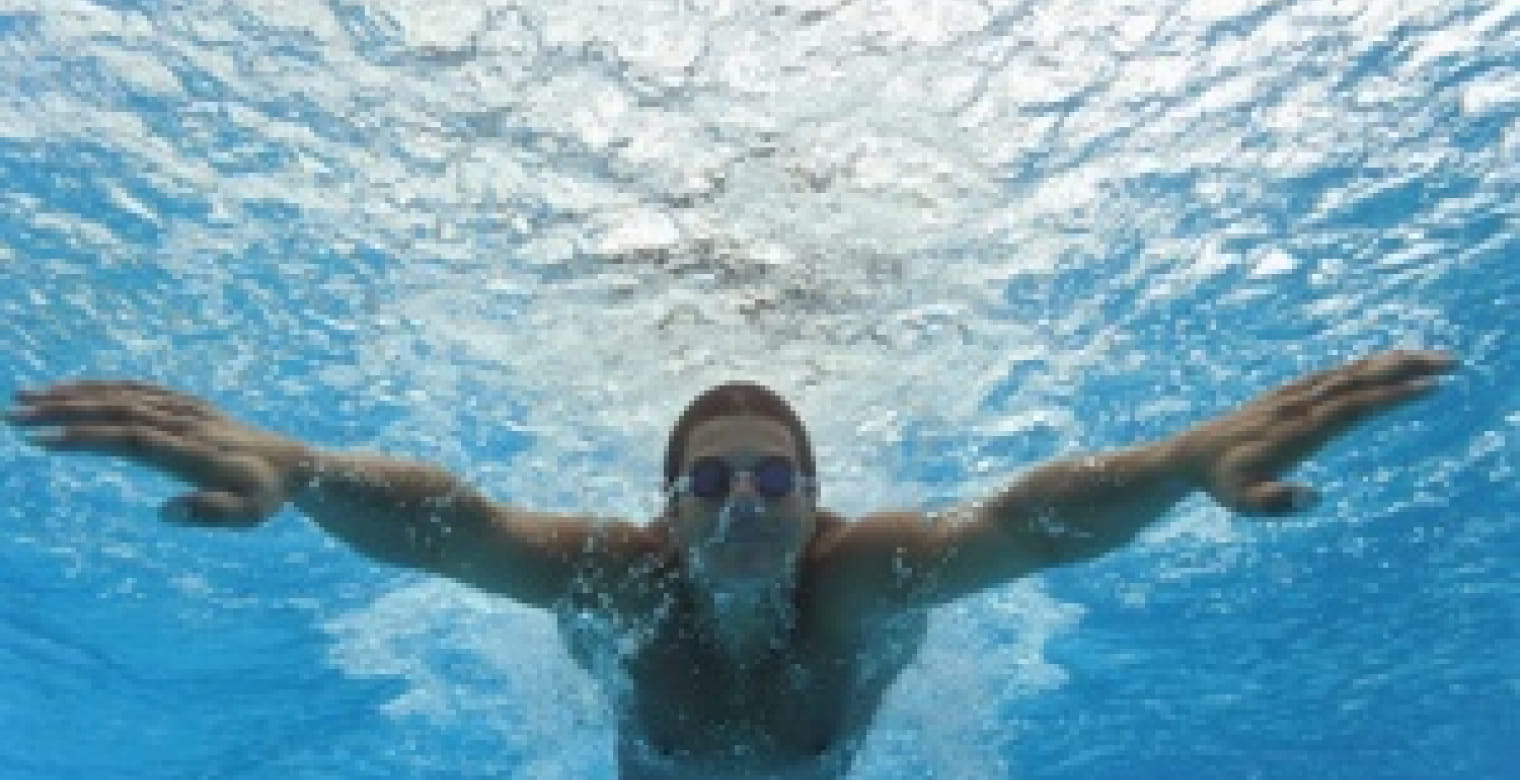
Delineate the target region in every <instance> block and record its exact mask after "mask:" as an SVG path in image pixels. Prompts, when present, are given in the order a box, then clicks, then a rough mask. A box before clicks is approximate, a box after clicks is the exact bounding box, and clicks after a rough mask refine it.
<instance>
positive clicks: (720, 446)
mask: <svg viewBox="0 0 1520 780" xmlns="http://www.w3.org/2000/svg"><path fill="white" fill-rule="evenodd" d="M798 456H799V453H798V449H797V442H796V439H794V438H793V436H792V433H791V431H790V430H788V429H787V427H786V426H785V425H783V424H781V423H779V422H777V421H775V420H772V419H769V418H766V417H756V416H750V415H742V416H726V417H715V418H713V419H711V420H707V421H705V422H703V423H701V424H699V425H697V426H696V427H695V428H693V429H692V431H691V434H690V436H689V437H688V438H687V440H686V452H685V458H684V460H683V461H682V463H681V474H682V475H692V474H693V473H694V467H697V466H699V465H700V466H701V468H703V469H714V468H715V467H716V468H717V470H719V471H722V470H723V467H724V466H726V468H727V471H728V472H729V474H730V475H731V478H730V479H728V480H727V487H728V490H727V492H726V493H725V494H724V495H721V496H715V497H711V496H710V497H704V496H699V495H693V493H692V491H690V490H686V491H682V492H680V493H679V494H678V495H677V496H676V497H675V499H674V502H673V505H672V522H671V529H672V532H673V534H674V537H675V541H676V543H677V544H678V545H679V546H680V547H681V550H682V552H683V553H684V555H685V558H686V561H687V563H688V565H690V566H692V567H693V569H694V573H696V574H698V575H700V576H701V577H702V578H704V579H707V580H709V581H713V582H739V581H762V580H772V579H775V578H777V577H780V576H784V575H787V574H789V573H791V572H792V571H794V566H795V564H796V561H797V558H798V556H799V555H801V553H802V549H803V547H804V546H806V544H807V541H808V539H810V538H811V537H812V535H813V528H814V522H815V521H814V513H813V509H814V507H813V492H812V491H811V490H810V489H808V488H806V487H805V485H804V481H803V479H802V474H801V472H800V463H801V460H800V459H799V457H798ZM778 459H780V460H781V461H782V462H784V464H786V465H789V466H790V467H791V469H792V470H793V472H794V474H795V476H796V479H794V480H793V482H792V489H791V490H790V491H789V492H787V493H786V494H784V495H780V496H767V495H765V494H764V490H763V488H764V487H765V485H763V484H762V485H757V484H756V483H757V482H759V481H764V480H760V479H757V476H756V475H755V474H754V473H750V472H751V470H752V469H755V468H756V467H757V466H760V465H762V464H764V465H765V466H766V468H768V469H776V468H778V467H779V466H781V465H782V463H781V462H778ZM715 460H716V461H719V462H720V463H714V461H715Z"/></svg>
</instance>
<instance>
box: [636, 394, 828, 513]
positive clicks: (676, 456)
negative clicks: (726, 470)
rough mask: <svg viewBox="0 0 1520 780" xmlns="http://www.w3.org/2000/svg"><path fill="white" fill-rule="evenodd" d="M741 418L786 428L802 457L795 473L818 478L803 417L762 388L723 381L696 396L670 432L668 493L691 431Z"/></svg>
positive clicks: (679, 468)
mask: <svg viewBox="0 0 1520 780" xmlns="http://www.w3.org/2000/svg"><path fill="white" fill-rule="evenodd" d="M740 415H749V416H753V417H764V418H767V419H770V420H775V421H776V422H779V423H781V424H782V425H785V426H786V428H787V430H789V431H791V432H792V438H793V439H795V440H796V441H797V457H799V458H801V461H800V462H799V463H798V464H797V468H798V470H799V471H801V472H802V474H803V475H804V476H807V477H817V476H818V469H817V466H816V465H815V463H814V461H813V445H812V444H811V443H810V442H809V441H808V435H807V429H806V428H804V427H802V418H800V417H798V416H797V413H796V412H795V411H793V410H792V407H791V405H790V404H788V403H787V402H786V401H785V400H784V399H782V397H781V396H779V395H777V394H776V393H775V391H773V390H771V389H770V388H768V387H766V386H764V385H759V384H756V383H754V382H726V383H724V384H721V385H718V386H717V387H713V388H710V389H708V390H706V391H704V392H703V393H702V394H701V395H699V396H697V397H696V398H695V399H694V400H693V401H692V402H691V403H690V404H687V406H686V411H684V412H681V416H680V417H679V418H677V419H676V426H675V428H673V429H671V431H670V442H669V444H667V445H666V447H665V489H666V490H669V489H670V486H671V485H673V484H675V481H676V480H677V479H678V478H679V477H680V476H681V474H680V472H681V461H683V460H685V459H686V440H687V439H688V438H690V437H691V432H692V430H694V429H695V428H696V427H697V426H698V425H701V424H702V423H704V422H707V421H708V420H711V419H713V418H716V417H734V416H740Z"/></svg>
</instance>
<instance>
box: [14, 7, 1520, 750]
mask: <svg viewBox="0 0 1520 780" xmlns="http://www.w3.org/2000/svg"><path fill="white" fill-rule="evenodd" d="M0 51H3V53H4V56H0V74H3V75H0V203H3V208H0V321H3V323H4V324H5V328H4V332H5V335H4V337H3V339H0V395H3V398H4V402H5V403H6V404H7V405H9V404H11V403H12V396H13V395H14V394H15V393H17V392H19V391H34V390H37V389H40V388H45V387H47V386H49V385H51V384H53V383H56V382H63V381H70V380H78V379H102V380H104V379H109V380H139V381H144V382H152V383H155V384H157V385H162V386H164V387H168V388H173V389H175V390H177V391H180V392H183V393H187V394H190V395H192V396H195V397H198V398H202V399H205V400H206V401H208V402H210V403H212V404H214V405H215V406H216V407H217V408H219V409H221V410H223V411H224V412H226V413H227V414H229V415H231V416H233V417H235V418H237V419H239V420H242V421H246V422H248V423H250V424H252V425H255V426H258V427H260V428H262V429H265V430H269V431H275V432H278V433H280V434H282V435H284V436H289V437H293V438H295V439H299V440H301V441H303V442H308V443H310V444H312V445H315V446H320V447H323V448H328V449H332V450H341V451H361V450H362V451H373V452H382V453H387V454H389V455H392V456H395V457H398V458H405V459H409V460H415V461H419V462H424V463H430V464H436V465H438V466H440V467H442V468H443V469H446V470H447V471H448V472H450V473H452V474H456V475H458V476H460V477H461V478H463V479H464V480H466V481H467V482H468V483H469V484H470V485H472V486H474V487H475V488H477V489H478V490H479V491H481V492H482V493H484V494H486V495H488V496H490V497H491V498H492V499H495V500H497V501H501V502H505V503H508V504H511V505H513V506H521V507H528V508H532V509H535V510H541V511H545V512H562V513H588V514H590V515H593V516H596V517H599V518H626V519H629V520H632V521H635V522H645V521H647V520H648V519H650V518H652V517H654V516H656V515H657V514H659V513H660V512H661V511H662V508H663V506H664V501H665V497H664V495H663V493H662V481H661V468H662V462H661V460H662V456H663V453H664V449H665V446H666V441H667V437H668V436H669V435H670V432H671V427H672V425H673V423H674V422H675V420H676V418H677V416H678V415H679V414H680V413H681V412H682V410H683V408H685V407H686V405H687V403H688V402H689V401H691V399H692V398H693V397H695V396H696V395H697V394H698V393H700V392H702V391H703V390H704V389H706V388H708V387H711V386H713V385H716V384H719V383H722V382H726V381H730V380H746V381H751V382H758V383H763V384H764V385H766V386H769V387H770V388H773V389H774V390H775V391H776V392H778V393H779V394H780V395H781V396H783V397H785V398H786V399H787V400H788V401H789V402H790V403H791V404H792V405H793V406H794V407H795V408H796V410H797V411H798V413H799V414H800V416H801V418H802V419H803V421H805V423H806V425H807V430H808V433H809V435H810V438H811V441H812V444H813V447H814V448H815V449H816V453H817V465H818V474H817V477H818V482H819V500H820V502H821V503H822V504H823V505H825V506H827V507H829V508H831V509H833V510H837V511H838V512H840V513H842V514H843V515H845V516H846V517H856V516H859V515H862V514H865V513H868V512H871V511H874V510H882V509H918V510H926V511H938V510H945V509H947V508H949V507H953V506H956V505H959V504H961V503H962V502H968V501H974V500H977V499H979V498H982V497H986V496H989V495H992V494H994V493H995V492H996V491H998V490H999V489H1000V488H1002V487H1004V486H1006V485H1008V484H1009V483H1010V482H1011V481H1013V480H1015V479H1017V478H1018V477H1019V476H1020V475H1021V474H1024V473H1026V472H1028V471H1029V470H1031V469H1034V468H1036V467H1038V466H1039V465H1040V464H1042V463H1046V462H1048V461H1051V460H1053V459H1056V458H1067V457H1073V456H1082V455H1085V454H1091V453H1102V452H1107V451H1111V450H1118V449H1121V448H1125V447H1130V446H1133V445H1138V444H1142V443H1146V442H1156V441H1162V440H1166V439H1167V438H1168V437H1171V436H1173V435H1174V434H1178V433H1180V432H1182V431H1184V430H1187V429H1188V428H1189V427H1190V426H1193V425H1195V424H1197V423H1200V422H1202V421H1204V420H1207V419H1210V418H1212V417H1214V416H1216V415H1220V414H1223V413H1226V412H1228V411H1230V410H1232V409H1236V408H1239V407H1240V406H1241V405H1242V404H1245V403H1246V402H1248V401H1250V400H1251V399H1252V398H1255V397H1257V396H1258V394H1260V393H1263V392H1266V391H1269V390H1272V389H1273V388H1276V387H1279V386H1281V385H1283V384H1284V383H1287V382H1290V381H1292V380H1294V379H1297V378H1299V377H1302V376H1304V375H1306V374H1309V373H1311V372H1314V371H1319V370H1323V369H1328V368H1332V367H1335V366H1337V365H1341V364H1343V363H1346V362H1347V361H1352V360H1355V359H1358V358H1363V357H1367V356H1371V355H1376V354H1379V353H1383V352H1386V351H1389V350H1439V351H1442V352H1445V353H1448V354H1450V355H1452V356H1453V357H1454V358H1455V359H1456V360H1457V361H1458V365H1457V367H1456V368H1455V370H1454V371H1452V372H1451V373H1450V374H1449V375H1447V376H1444V377H1443V378H1442V379H1441V380H1440V381H1439V383H1438V386H1437V388H1436V389H1435V390H1434V391H1433V392H1431V393H1429V394H1428V395H1427V396H1425V397H1423V398H1419V399H1417V400H1414V401H1411V402H1410V403H1408V404H1404V405H1401V406H1399V407H1398V408H1396V409H1393V410H1391V411H1389V412H1388V413H1386V414H1382V415H1378V416H1376V417H1375V418H1374V419H1369V420H1367V421H1365V422H1364V423H1363V424H1362V425H1359V426H1357V427H1356V428H1355V429H1354V430H1351V431H1349V432H1347V433H1346V434H1345V435H1344V436H1342V437H1340V438H1338V439H1336V440H1335V441H1334V442H1332V443H1331V444H1330V445H1329V446H1327V447H1325V448H1324V449H1323V450H1322V451H1320V452H1318V453H1317V454H1316V455H1315V456H1314V457H1312V458H1310V459H1309V460H1307V461H1306V462H1305V463H1304V464H1303V465H1302V466H1301V467H1300V468H1298V469H1296V471H1295V472H1294V473H1293V474H1292V479H1294V480H1297V481H1302V482H1304V483H1306V484H1308V485H1311V486H1313V488H1314V489H1315V490H1316V491H1317V492H1318V493H1319V496H1320V500H1319V502H1318V503H1317V504H1315V505H1314V506H1312V507H1309V508H1307V509H1305V510H1304V511H1301V512H1298V513H1295V514H1291V515H1289V516H1285V517H1281V518H1273V519H1264V518H1260V517H1246V516H1242V515H1240V514H1237V513H1235V512H1232V511H1231V510H1229V509H1227V508H1225V507H1223V506H1221V505H1220V504H1218V503H1216V502H1215V501H1213V500H1211V498H1210V497H1209V496H1208V495H1207V494H1206V493H1204V492H1196V493H1193V494H1192V495H1190V496H1188V497H1187V498H1185V499H1184V500H1183V501H1182V502H1181V503H1179V504H1178V505H1176V506H1175V507H1174V508H1173V509H1172V510H1171V511H1170V512H1168V513H1167V514H1165V516H1164V517H1162V518H1161V519H1160V520H1159V521H1157V522H1155V523H1153V524H1151V525H1149V526H1148V527H1147V528H1146V529H1145V530H1144V531H1142V532H1141V533H1140V535H1139V536H1138V537H1137V538H1135V539H1134V540H1133V541H1132V542H1130V543H1129V544H1127V545H1125V546H1123V547H1122V548H1121V549H1118V550H1116V551H1114V552H1112V553H1110V554H1107V555H1103V556H1101V557H1098V558H1095V559H1093V560H1089V561H1084V562H1080V563H1074V564H1072V565H1065V566H1059V567H1055V568H1050V569H1045V570H1042V571H1040V572H1038V573H1035V574H1033V575H1032V576H1028V577H1024V578H1022V579H1018V580H1016V581H1013V582H1009V583H1007V584H1004V585H999V586H997V587H992V588H988V589H985V590H982V591H980V592H977V593H975V594H974V595H971V596H968V597H966V598H962V599H959V600H956V601H953V602H951V603H948V604H945V605H943V606H940V607H937V608H935V609H934V610H933V611H932V612H930V613H929V614H928V630H927V634H926V637H927V638H926V640H925V643H924V646H923V647H922V649H921V651H920V652H919V653H918V655H917V656H916V657H915V658H914V659H913V660H912V662H911V663H910V664H909V665H908V666H907V667H906V669H905V670H904V671H903V672H902V674H901V676H900V677H899V678H898V679H897V680H896V682H895V683H894V684H893V685H892V686H891V687H890V688H889V689H888V690H887V692H886V695H885V697H884V699H883V701H882V703H881V707H880V710H879V712H878V713H877V714H876V716H875V717H874V719H873V720H872V721H871V725H870V728H869V730H868V731H867V733H866V734H865V737H864V740H863V742H862V743H861V745H860V749H859V751H858V753H857V754H856V755H855V758H854V761H853V765H852V766H851V768H850V770H849V773H848V777H850V778H861V779H867V778H869V779H889V778H920V777H934V778H973V779H974V778H1029V779H1031V780H1056V779H1058V778H1059V779H1061V780H1079V779H1080V780H1088V779H1093V778H1096V779H1102V778H1124V779H1125V780H1134V779H1142V780H1143V779H1151V778H1154V779H1156V780H1175V779H1177V778H1229V779H1230V780H1235V779H1238V778H1263V779H1266V778H1285V779H1286V778H1294V779H1298V778H1316V779H1318V778H1337V779H1341V778H1343V779H1345V780H1377V779H1382V778H1389V779H1393V778H1400V779H1402V778H1408V779H1409V780H1424V779H1426V778H1505V777H1512V776H1513V772H1514V767H1515V766H1516V765H1520V573H1517V568H1516V565H1515V562H1516V560H1517V556H1520V486H1517V484H1520V482H1517V478H1520V383H1517V377H1520V337H1517V334H1516V330H1517V327H1516V326H1517V324H1520V206H1517V202H1520V3H1517V2H1514V0H1501V1H1500V2H1438V1H1436V0H1431V2H1396V1H1395V0H1349V1H1348V0H1281V1H1277V0H1273V1H1267V0H1164V1H1163V0H1128V1H1126V2H1119V3H1081V2H1071V1H1069V0H1020V1H1015V2H1001V0H767V1H766V2H754V3H751V2H739V1H738V0H661V1H657V2H624V3H613V2H606V1H605V0H602V1H591V0H516V1H515V2H509V1H508V0H203V1H202V2H193V3H192V2H176V1H174V0H0ZM33 433H34V432H32V431H27V430H24V429H22V428H18V427H13V426H4V427H0V485H3V489H4V494H5V496H6V497H7V500H6V501H5V502H4V504H3V515H0V522H3V523H4V529H3V532H0V540H3V541H4V544H3V545H0V586H3V588H4V593H5V596H4V597H3V598H0V691H3V693H0V778H4V779H5V780H9V779H10V778H90V779H92V780H93V779H95V778H187V779H188V778H271V779H273V778H280V779H281V780H284V779H286V778H449V777H510V778H535V779H537V778H546V779H547V778H564V779H567V780H568V779H571V778H577V779H578V778H611V777H616V776H617V775H618V762H617V756H616V750H615V744H616V741H617V726H618V721H617V717H616V714H615V712H614V710H613V708H612V706H611V704H610V703H609V700H608V698H607V697H606V696H605V695H604V691H603V689H602V686H601V685H600V684H599V683H601V682H605V681H603V680H599V679H597V676H596V675H595V674H593V673H591V672H588V671H586V670H585V669H584V668H582V667H581V666H580V665H578V664H577V663H576V662H575V661H574V660H573V659H572V657H571V655H570V654H569V652H567V650H566V648H565V647H564V645H563V644H562V642H561V640H560V638H559V635H558V633H557V631H558V629H557V626H556V622H555V618H554V616H553V615H551V614H549V613H548V612H546V611H543V610H539V609H535V608H533V607H530V606H525V605H523V604H519V603H516V602H513V601H511V600H509V599H505V598H499V597H496V596H492V595H490V594H488V593H486V592H483V591H481V590H478V589H475V588H471V587H469V586H467V585H463V584H460V583H457V582H454V581H451V580H446V579H443V578H439V577H435V576H431V575H428V574H426V573H423V572H421V571H417V570H415V569H410V568H407V567H404V566H394V565H386V564H384V563H379V562H376V561H375V560H372V559H370V558H368V557H365V556H364V555H361V554H359V553H358V552H356V551H354V550H353V549H351V548H350V547H349V546H347V545H345V544H344V543H343V542H341V541H339V540H337V539H335V538H334V537H332V536H330V535H328V534H327V533H324V531H323V530H322V529H321V528H320V527H318V526H317V525H316V524H315V523H314V522H312V521H311V520H309V519H307V518H306V517H304V516H303V515H302V513H301V512H298V511H296V510H295V509H294V508H291V507H286V508H285V509H283V510H281V511H280V512H279V513H278V514H277V515H276V516H274V517H273V518H272V519H270V520H269V521H268V522H265V523H263V524H262V525H259V526H258V527H256V528H239V529H207V528H195V527H187V526H184V525H177V524H172V523H166V522H164V521H163V520H161V519H160V516H159V512H160V508H161V506H162V505H163V504H164V502H166V501H168V500H170V499H171V498H173V497H174V496H176V495H179V494H181V493H183V492H184V490H185V488H184V486H183V485H182V484H180V483H179V482H177V481H176V480H175V479H173V478H171V477H169V476H166V475H165V474H163V473H159V472H157V471H154V470H152V469H148V468H143V467H141V466H139V465H134V464H131V463H127V462H124V461H123V460H122V459H120V458H113V457H109V456H102V455H98V454H68V455H60V454H56V453H51V452H48V451H46V450H44V449H42V448H39V447H38V446H34V443H33V442H32V441H29V437H30V436H31V435H32V434H33Z"/></svg>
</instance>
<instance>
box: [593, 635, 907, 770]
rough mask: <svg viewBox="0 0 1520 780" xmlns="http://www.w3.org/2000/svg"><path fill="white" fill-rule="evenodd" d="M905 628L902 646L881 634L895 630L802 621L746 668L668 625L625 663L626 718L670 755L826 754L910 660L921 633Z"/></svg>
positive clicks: (850, 733) (858, 725) (855, 727)
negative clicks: (840, 628)
mask: <svg viewBox="0 0 1520 780" xmlns="http://www.w3.org/2000/svg"><path fill="white" fill-rule="evenodd" d="M907 628H908V629H910V631H909V633H910V636H908V637H906V639H907V640H908V641H907V642H906V645H905V643H904V641H903V640H904V639H905V637H901V636H899V637H892V636H887V635H884V634H891V633H893V632H891V631H887V632H876V631H872V632H869V634H867V633H851V634H842V633H839V632H836V631H833V630H831V629H830V628H829V627H827V626H820V625H818V624H817V621H809V620H808V618H807V617H806V616H804V617H802V619H800V620H799V625H798V627H797V629H796V630H795V631H794V632H793V634H792V636H791V637H790V638H789V640H788V641H787V642H786V643H784V644H783V645H782V646H780V647H778V648H776V649H775V650H773V651H771V652H769V653H767V654H765V655H763V656H761V657H758V658H756V659H754V660H753V661H752V662H751V663H749V664H748V665H746V666H745V667H742V668H741V667H739V666H738V665H736V664H734V663H733V662H731V661H729V660H728V659H726V658H724V657H723V656H722V655H721V654H720V652H719V651H718V650H717V649H716V648H714V647H712V646H711V645H710V644H709V643H708V642H706V641H704V640H702V639H701V638H699V637H696V636H693V635H692V633H691V632H690V631H688V630H684V629H683V627H682V625H681V624H680V622H679V621H672V622H668V623H666V624H665V626H663V627H662V629H663V630H661V631H660V632H658V634H657V635H656V636H655V637H653V638H652V639H651V641H649V642H648V643H647V644H645V645H644V646H643V647H642V648H641V649H640V650H638V651H637V652H635V653H632V654H630V655H629V656H627V657H626V658H625V659H624V664H623V668H624V670H625V672H626V673H627V675H628V682H629V683H630V686H631V690H630V691H629V692H630V693H631V694H632V696H631V700H630V701H628V702H626V706H628V708H629V709H628V710H626V711H625V712H626V714H627V715H631V716H633V717H634V718H635V719H636V721H637V727H638V729H639V731H641V732H642V736H643V738H644V739H645V740H647V741H648V742H649V743H651V747H654V748H656V749H658V750H660V751H661V752H664V753H667V754H677V755H680V754H684V755H691V756H701V755H716V754H719V753H732V752H733V751H734V750H735V748H736V746H737V747H740V748H741V749H750V750H753V751H755V752H756V753H757V754H758V755H756V756H754V757H755V758H761V757H762V756H763V755H771V756H774V757H776V758H778V759H780V758H786V759H792V758H806V757H811V756H817V755H822V754H823V753H825V752H827V751H829V750H831V749H833V748H834V747H836V746H837V745H838V744H839V743H841V742H843V741H847V740H849V739H851V738H853V737H854V736H856V735H857V734H858V732H860V731H861V730H862V729H863V728H864V727H865V725H866V722H867V721H868V720H869V718H870V715H871V713H873V712H874V710H875V708H876V703H877V702H878V701H879V699H880V697H881V695H882V693H883V691H884V689H885V688H886V687H887V686H888V685H889V684H890V683H891V681H892V680H893V679H894V678H895V677H896V675H897V672H898V671H899V670H900V669H901V668H902V666H903V665H905V664H906V662H907V661H908V660H909V659H911V657H912V654H913V652H914V651H915V650H916V649H917V638H918V637H919V636H921V627H918V628H919V630H918V631H912V630H911V629H913V628H914V627H913V626H908V627H907ZM896 633H899V634H900V633H902V632H901V631H898V632H896ZM873 635H874V638H875V639H876V640H884V641H872V639H873Z"/></svg>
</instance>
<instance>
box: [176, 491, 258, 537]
mask: <svg viewBox="0 0 1520 780" xmlns="http://www.w3.org/2000/svg"><path fill="white" fill-rule="evenodd" d="M272 513H273V510H271V509H269V508H268V507H267V506H266V505H264V504H263V503H262V502H260V501H259V500H258V499H257V497H254V496H245V495H240V494H237V493H229V492H227V491H222V490H202V491H198V492H195V493H188V494H186V495H183V496H180V497H178V498H175V499H173V500H170V501H168V502H166V503H165V504H164V506H163V508H162V509H161V510H160V511H159V516H160V517H162V518H163V519H164V520H165V521H166V522H170V523H176V524H179V525H195V526H209V527H217V528H252V527H254V526H256V525H258V524H259V523H261V522H263V521H264V519H265V518H267V517H269V515H270V514H272Z"/></svg>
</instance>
